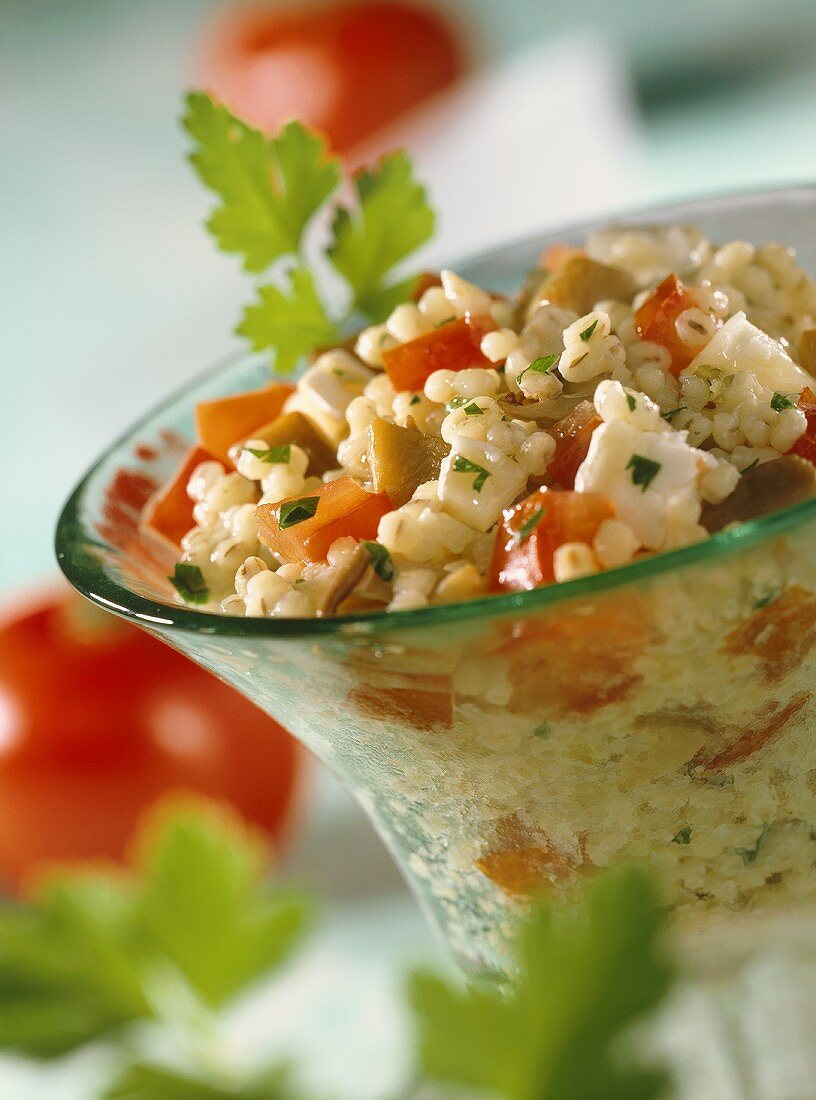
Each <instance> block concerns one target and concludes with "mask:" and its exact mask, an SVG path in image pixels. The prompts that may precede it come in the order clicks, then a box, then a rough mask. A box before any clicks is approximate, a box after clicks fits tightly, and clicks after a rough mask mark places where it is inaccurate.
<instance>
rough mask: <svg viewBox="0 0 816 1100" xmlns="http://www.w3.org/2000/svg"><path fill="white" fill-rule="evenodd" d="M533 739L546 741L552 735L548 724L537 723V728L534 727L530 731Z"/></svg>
mask: <svg viewBox="0 0 816 1100" xmlns="http://www.w3.org/2000/svg"><path fill="white" fill-rule="evenodd" d="M530 732H531V733H532V735H533V737H538V738H539V740H541V741H546V740H547V738H548V737H549V736H550V734H551V733H552V726H551V725H550V723H549V722H539V723H538V725H537V726H534V727H533V729H532V730H531V731H530Z"/></svg>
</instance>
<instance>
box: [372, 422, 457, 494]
mask: <svg viewBox="0 0 816 1100" xmlns="http://www.w3.org/2000/svg"><path fill="white" fill-rule="evenodd" d="M449 451H450V447H449V446H448V444H447V443H446V442H445V441H444V439H439V438H438V437H437V436H433V435H423V433H422V432H420V431H419V430H418V429H417V428H401V427H400V426H399V424H392V423H391V421H390V420H380V419H378V420H374V421H372V422H371V424H370V425H369V428H368V451H367V461H368V467H369V469H370V471H371V481H372V484H373V486H374V491H375V492H377V493H387V494H388V496H389V497H390V498H391V501H392V502H393V504H394V507H395V508H399V507H400V505H402V504H405V503H406V501H409V500H410V499H411V497H412V496H413V495H414V490H415V489H416V488H417V486H418V485H422V484H423V482H425V481H434V480H435V479H436V478H438V477H439V468H440V466H441V464H442V459H443V458H445V457H446V456H447V454H448V452H449Z"/></svg>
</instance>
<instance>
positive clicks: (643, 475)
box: [626, 455, 662, 493]
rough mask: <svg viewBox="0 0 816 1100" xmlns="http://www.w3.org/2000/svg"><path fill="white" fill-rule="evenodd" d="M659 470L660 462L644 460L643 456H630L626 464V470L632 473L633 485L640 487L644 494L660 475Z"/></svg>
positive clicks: (649, 459)
mask: <svg viewBox="0 0 816 1100" xmlns="http://www.w3.org/2000/svg"><path fill="white" fill-rule="evenodd" d="M661 468H662V464H661V463H660V462H655V461H654V459H651V458H645V457H644V456H643V455H632V457H631V458H630V459H629V461H628V462H627V463H626V469H627V470H631V471H632V482H633V483H634V484H635V485H640V487H641V490H642V492H644V493H645V492H646V490H647V489H648V488H649V486H650V485H651V484H652V482H653V481H654V479H655V478H656V477H657V475H658V474H659V473H660V470H661Z"/></svg>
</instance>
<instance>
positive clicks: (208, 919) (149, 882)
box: [140, 801, 311, 1006]
mask: <svg viewBox="0 0 816 1100" xmlns="http://www.w3.org/2000/svg"><path fill="white" fill-rule="evenodd" d="M141 853H142V854H141V859H140V867H141V870H142V875H143V879H144V887H143V898H142V903H141V917H142V920H143V922H144V925H145V927H146V928H147V929H148V930H149V932H150V935H151V937H152V939H153V941H154V942H155V943H156V944H157V945H158V947H159V948H160V950H161V952H162V955H163V956H164V957H165V958H166V959H168V960H169V961H170V962H172V963H173V964H174V965H175V966H176V967H177V968H178V970H179V971H180V972H181V973H182V974H183V975H184V978H185V979H186V980H187V982H188V983H189V985H190V986H191V987H192V988H193V989H194V990H195V991H196V993H197V994H198V996H199V997H200V998H201V999H202V1000H203V1001H204V1002H205V1003H206V1004H208V1005H211V1006H218V1005H221V1004H223V1003H224V1002H225V1001H228V1000H229V999H231V998H232V997H233V996H234V995H235V994H236V993H238V992H239V990H241V989H243V988H245V987H246V986H247V985H249V983H250V982H252V981H253V980H254V979H256V978H257V977H259V976H260V975H261V974H264V973H267V972H268V971H270V970H272V969H274V968H275V967H276V966H278V965H279V964H280V963H281V962H282V960H283V959H284V958H286V957H287V956H288V955H289V954H290V953H291V951H292V948H293V946H294V945H295V944H296V943H297V941H298V940H299V939H300V938H301V936H302V934H303V931H304V929H305V927H306V925H307V923H308V919H309V917H310V915H311V905H310V904H309V903H308V902H307V901H306V900H305V899H304V897H303V896H302V895H300V894H299V893H297V892H295V891H290V890H283V889H281V888H280V887H275V886H272V885H269V884H268V882H267V881H266V878H265V873H266V864H267V849H266V846H265V843H264V841H263V839H262V838H261V837H259V836H257V835H254V834H252V833H250V832H249V831H248V830H246V829H243V828H242V827H241V825H240V824H239V822H238V819H237V817H235V816H234V815H232V814H230V813H229V812H227V811H223V812H221V811H219V809H217V808H215V807H208V809H207V811H206V812H202V810H201V806H200V805H199V804H198V803H196V802H192V801H191V802H190V804H189V806H188V807H187V808H186V809H185V808H183V807H181V806H180V807H179V808H178V809H175V810H174V813H173V816H172V818H169V819H165V820H163V819H162V817H161V815H159V816H158V817H157V818H156V819H155V820H154V824H153V826H152V828H151V829H149V830H148V831H147V832H146V833H145V836H144V837H143V839H142V845H141Z"/></svg>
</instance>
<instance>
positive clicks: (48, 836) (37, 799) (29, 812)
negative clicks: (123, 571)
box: [0, 595, 300, 887]
mask: <svg viewBox="0 0 816 1100" xmlns="http://www.w3.org/2000/svg"><path fill="white" fill-rule="evenodd" d="M299 762H300V750H299V748H298V746H297V745H296V743H295V741H294V740H293V738H292V737H290V735H289V734H288V733H287V732H286V731H285V730H284V729H283V728H282V727H281V726H279V725H278V724H277V723H276V722H274V721H273V720H272V719H271V718H269V717H267V716H266V715H265V714H264V713H263V712H262V711H260V710H258V709H257V708H256V707H254V706H253V705H252V704H251V703H249V702H248V701H247V700H246V699H244V698H243V697H242V696H241V695H239V694H238V692H236V691H235V690H234V689H233V688H230V687H227V686H226V685H225V684H222V683H221V682H220V681H219V680H217V679H216V678H215V677H214V676H212V675H211V674H210V673H208V672H205V671H204V670H203V669H201V668H199V667H198V666H197V665H194V664H193V663H192V661H190V660H188V659H187V658H186V657H183V656H182V655H181V654H180V653H177V652H176V651H175V650H173V649H170V647H169V646H166V645H164V643H163V642H160V641H158V640H157V639H155V638H153V637H151V636H150V635H148V634H146V633H144V632H143V631H142V630H140V629H138V628H137V627H134V626H130V625H128V624H126V623H122V622H121V621H120V620H118V619H115V618H114V617H113V616H112V615H108V614H107V613H105V612H102V611H99V610H98V609H97V608H94V607H93V606H92V605H90V604H87V603H86V602H85V601H84V600H81V599H80V598H79V597H74V596H70V595H69V596H67V597H66V596H59V597H56V598H53V597H52V598H51V599H49V600H47V601H46V602H43V603H40V604H39V605H38V606H37V607H36V608H35V609H33V610H30V611H28V612H27V613H23V614H22V615H20V616H18V617H16V618H13V619H11V620H7V621H5V622H3V623H0V884H2V885H3V886H6V887H13V886H16V885H19V883H20V880H21V878H22V877H23V876H24V875H27V874H28V873H29V872H30V871H31V870H32V868H33V867H34V866H35V865H37V864H38V863H41V862H51V861H60V862H61V861H64V860H71V859H87V858H109V859H114V860H121V859H122V858H123V857H124V855H125V851H126V848H127V846H128V842H129V841H130V840H131V838H132V836H133V832H134V827H135V825H136V822H137V821H138V819H139V817H140V816H141V814H142V812H143V811H144V810H145V809H147V807H148V806H150V805H151V804H152V803H153V802H154V801H155V800H156V799H157V798H158V797H159V796H160V795H163V794H165V793H168V792H170V791H193V792H198V793H200V794H202V795H206V796H209V797H213V798H218V799H224V800H226V801H228V802H230V803H231V804H232V805H233V806H234V807H235V808H236V809H237V810H238V812H239V813H240V814H241V815H242V816H243V817H245V818H246V819H247V820H248V821H250V822H252V823H254V824H256V825H258V826H260V827H261V828H263V829H265V830H266V831H267V832H268V833H269V834H270V836H271V837H272V838H273V839H278V838H280V837H281V835H282V832H283V830H284V827H285V825H286V823H287V820H288V817H289V811H290V809H291V805H292V800H293V794H294V790H295V780H296V777H297V774H298V771H299Z"/></svg>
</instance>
